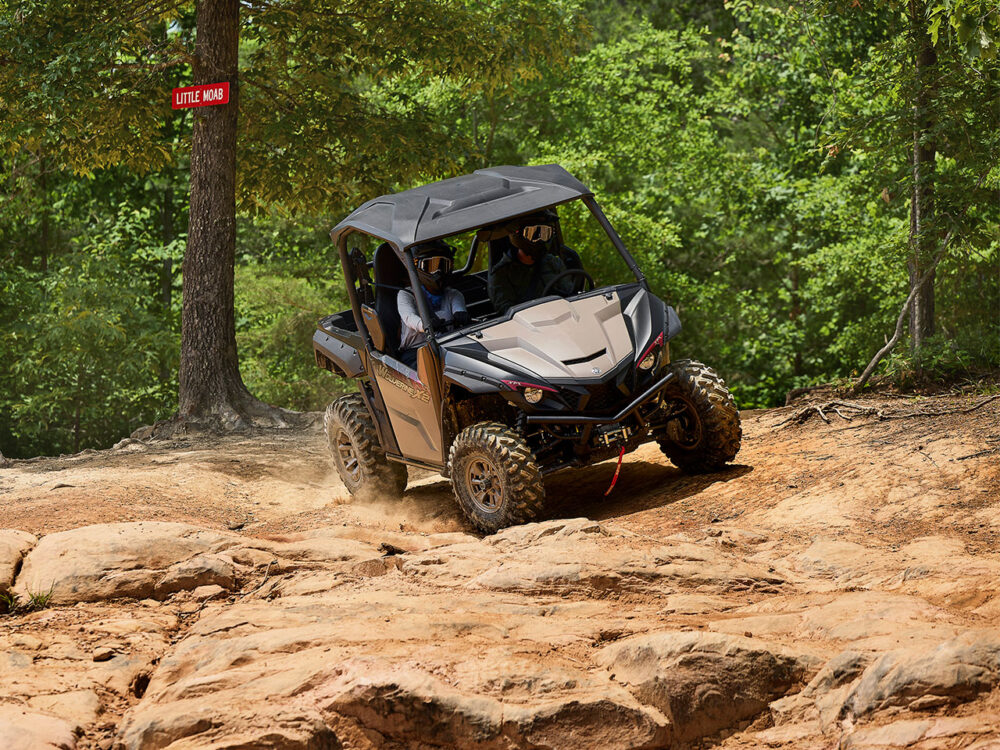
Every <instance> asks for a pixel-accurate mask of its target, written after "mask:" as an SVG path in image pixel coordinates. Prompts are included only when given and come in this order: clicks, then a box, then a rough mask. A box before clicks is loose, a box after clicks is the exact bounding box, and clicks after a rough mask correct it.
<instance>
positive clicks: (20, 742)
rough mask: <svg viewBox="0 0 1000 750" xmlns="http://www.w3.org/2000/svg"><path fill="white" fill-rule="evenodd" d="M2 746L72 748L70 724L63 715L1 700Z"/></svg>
mask: <svg viewBox="0 0 1000 750" xmlns="http://www.w3.org/2000/svg"><path fill="white" fill-rule="evenodd" d="M0 747H2V748H3V749H4V750H73V749H74V748H75V747H76V736H75V735H74V733H73V727H72V726H71V725H70V724H68V723H67V722H65V721H63V720H62V719H59V718H56V717H55V716H50V715H48V714H44V713H38V712H35V711H32V710H30V709H26V708H24V707H21V706H17V705H12V704H0Z"/></svg>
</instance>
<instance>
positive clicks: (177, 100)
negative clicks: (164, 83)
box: [171, 81, 229, 109]
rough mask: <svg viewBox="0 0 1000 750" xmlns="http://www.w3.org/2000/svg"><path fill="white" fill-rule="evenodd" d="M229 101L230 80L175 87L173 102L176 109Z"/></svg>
mask: <svg viewBox="0 0 1000 750" xmlns="http://www.w3.org/2000/svg"><path fill="white" fill-rule="evenodd" d="M228 102H229V81H223V82H222V83H207V84H205V85H203V86H185V87H184V88H181V89H174V90H173V96H172V97H171V103H172V105H173V108H174V109H187V108H189V107H208V106H211V105H212V104H226V103H228Z"/></svg>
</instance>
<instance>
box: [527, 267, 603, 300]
mask: <svg viewBox="0 0 1000 750" xmlns="http://www.w3.org/2000/svg"><path fill="white" fill-rule="evenodd" d="M567 276H583V278H584V281H589V282H590V289H588V290H587V291H588V292H589V291H591V290H592V289H593V288H594V287H595V286H597V284H595V283H594V278H593V277H592V276H591V275H590V274H589V273H587V272H586V271H584V270H583V269H582V268H569V269H567V270H565V271H563V272H562V273H561V274H559V275H558V276H556V277H554V278H553V279H552V280H551V281H549V283H548V284H546V285H545V288H544V289H543V290H542V293H541V294H540V295H539V296H540V297H545V296H546V295H547V294H548V293H549V292H550V291H552V287H554V286H555V285H556V284H558V283H559V282H560V281H562V280H563V279H564V278H566V277H567Z"/></svg>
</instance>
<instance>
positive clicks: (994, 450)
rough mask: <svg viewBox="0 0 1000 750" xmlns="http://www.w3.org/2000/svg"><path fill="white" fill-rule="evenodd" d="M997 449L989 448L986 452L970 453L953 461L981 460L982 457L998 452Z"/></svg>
mask: <svg viewBox="0 0 1000 750" xmlns="http://www.w3.org/2000/svg"><path fill="white" fill-rule="evenodd" d="M997 450H998V449H997V448H987V449H986V450H984V451H979V452H978V453H970V454H969V455H968V456H960V457H959V458H955V459H952V460H954V461H968V460H969V459H970V458H979V457H980V456H989V455H992V454H994V453H996V452H997Z"/></svg>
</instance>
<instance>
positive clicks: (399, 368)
mask: <svg viewBox="0 0 1000 750" xmlns="http://www.w3.org/2000/svg"><path fill="white" fill-rule="evenodd" d="M371 362H372V376H373V377H374V378H375V381H376V383H377V384H378V389H379V391H380V392H381V394H382V401H383V402H384V403H385V408H386V410H387V411H388V412H389V421H390V422H391V423H392V431H393V432H394V433H395V434H396V442H397V443H398V444H399V452H400V453H401V454H402V455H403V457H404V458H413V459H416V460H418V461H426V462H427V463H431V464H434V465H439V464H440V463H441V455H442V445H441V437H442V436H441V419H440V416H439V415H438V411H439V404H437V403H435V402H434V399H433V398H432V397H431V391H430V389H429V388H428V387H427V386H426V385H424V384H423V383H421V382H420V379H419V377H418V376H417V373H416V372H415V371H413V370H411V369H410V368H408V367H406V365H404V364H402V363H401V362H397V361H396V360H395V359H393V358H392V357H386V356H382V355H375V354H373V355H372V359H371Z"/></svg>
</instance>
